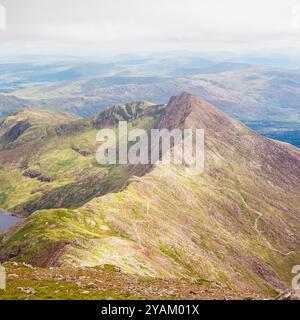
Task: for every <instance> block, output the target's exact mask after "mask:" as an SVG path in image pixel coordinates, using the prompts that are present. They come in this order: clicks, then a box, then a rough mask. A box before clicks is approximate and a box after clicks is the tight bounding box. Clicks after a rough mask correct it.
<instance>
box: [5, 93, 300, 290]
mask: <svg viewBox="0 0 300 320" xmlns="http://www.w3.org/2000/svg"><path fill="white" fill-rule="evenodd" d="M180 99H182V100H183V102H184V101H185V99H186V96H183V97H182V98H179V101H178V103H179V104H181V103H182V101H181V100H180ZM188 99H190V97H188ZM176 103H177V102H176V101H175V102H173V106H172V108H173V109H174V108H175V109H174V110H172V109H171V110H170V112H169V113H168V116H167V117H166V119H167V120H168V121H169V124H170V123H172V124H173V125H176V122H177V121H179V123H181V119H180V113H181V112H182V114H183V115H184V116H185V117H186V115H187V111H189V112H191V111H190V110H188V108H189V106H190V105H191V104H192V103H196V107H197V108H194V110H192V112H191V113H192V117H189V116H187V120H186V124H187V125H188V127H193V125H194V123H197V125H203V126H204V127H205V123H211V121H212V123H214V122H215V123H216V125H217V127H216V128H215V127H213V126H212V127H207V128H206V129H207V134H208V140H207V141H206V144H207V151H206V167H205V172H204V174H202V175H199V176H194V177H191V176H186V175H185V171H184V168H183V167H174V166H167V167H165V166H155V167H154V168H153V170H152V171H151V172H150V173H148V174H147V175H146V176H144V177H141V178H138V177H133V178H132V180H133V181H132V183H131V184H130V185H129V186H128V187H127V188H126V189H125V190H124V191H122V192H119V193H115V194H107V195H105V196H103V197H100V198H96V199H94V200H92V201H90V202H88V203H87V204H86V205H84V206H83V207H81V208H78V209H76V210H66V209H59V210H46V211H40V212H37V213H35V214H33V215H32V216H31V217H30V218H28V219H26V220H24V221H23V222H21V223H20V224H18V225H17V226H16V227H14V228H12V229H11V230H10V231H9V232H8V233H6V234H4V235H3V239H2V249H1V259H2V260H7V259H9V258H11V259H15V260H18V261H26V262H32V263H34V264H36V265H41V266H49V265H59V266H70V265H71V266H78V265H83V266H90V267H92V266H97V265H104V264H112V265H115V266H118V267H119V268H121V270H122V271H124V272H126V273H131V274H138V275H148V276H149V275H151V276H156V277H184V278H187V279H190V280H191V279H192V281H195V279H205V280H206V281H211V282H213V283H219V284H221V285H222V286H229V287H230V288H233V289H234V290H246V291H252V292H255V291H260V292H263V293H264V294H267V295H272V294H273V293H274V288H276V289H281V288H283V287H285V286H288V285H290V281H291V274H290V270H291V267H292V266H293V265H295V264H297V261H298V260H299V245H298V242H299V239H298V232H297V231H298V230H299V228H300V226H299V219H298V218H297V217H298V215H299V207H300V199H299V193H298V188H299V181H298V180H297V172H298V171H299V161H298V160H297V159H298V158H299V152H298V151H297V150H296V149H294V148H292V147H284V146H282V145H280V144H277V143H275V142H271V141H268V140H266V139H263V138H260V137H258V136H257V135H255V134H254V133H253V132H251V131H249V130H248V129H247V128H245V127H243V126H242V125H240V124H238V123H236V122H232V121H231V120H228V119H227V118H224V116H223V115H222V114H220V113H218V112H217V111H216V110H214V109H212V108H211V107H210V106H208V105H206V104H204V105H203V104H202V102H199V101H198V100H197V101H196V102H195V101H194V98H191V100H188V103H186V104H185V106H186V108H185V109H182V110H176V107H177V106H176ZM198 107H199V108H198ZM207 109H208V110H209V111H207ZM172 112H174V113H175V114H176V115H178V119H176V118H175V119H173V118H172ZM199 112H200V114H198V113H199ZM220 117H221V118H220ZM170 119H171V120H170ZM201 121H203V123H200V122H201ZM259 148H262V150H259ZM250 159H252V160H251V161H250ZM249 161H250V162H249ZM285 161H287V163H285ZM297 170H298V171H297ZM291 186H293V188H291ZM170 199H172V201H170ZM21 239H22V242H20V240H21Z"/></svg>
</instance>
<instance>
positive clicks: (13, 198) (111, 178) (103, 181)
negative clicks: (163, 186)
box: [0, 110, 158, 215]
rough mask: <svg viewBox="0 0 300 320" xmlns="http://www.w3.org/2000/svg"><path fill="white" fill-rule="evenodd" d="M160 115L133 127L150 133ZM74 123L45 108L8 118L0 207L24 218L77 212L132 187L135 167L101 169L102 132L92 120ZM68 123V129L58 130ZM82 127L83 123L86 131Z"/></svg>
mask: <svg viewBox="0 0 300 320" xmlns="http://www.w3.org/2000/svg"><path fill="white" fill-rule="evenodd" d="M157 116H158V114H154V115H153V114H151V116H148V115H144V116H143V117H142V118H138V119H136V120H133V121H132V122H131V124H130V126H137V127H142V128H145V129H147V128H149V127H152V126H153V125H154V124H155V122H156V121H157ZM61 117H62V115H61ZM24 119H25V120H26V119H30V125H31V126H30V127H29V128H28V129H27V130H26V131H25V132H24V133H23V134H22V135H20V136H19V137H18V138H17V140H15V141H13V142H11V143H9V144H8V147H7V146H6V145H5V141H3V140H4V135H5V133H6V132H7V131H8V130H9V128H11V127H12V126H13V125H15V124H16V123H20V122H22V121H24ZM67 120H68V121H67ZM73 120H74V119H73V118H72V117H71V119H66V118H63V117H62V119H61V118H60V116H59V115H57V114H53V113H50V112H46V111H40V110H39V111H36V110H29V111H25V112H23V113H21V114H17V115H16V116H11V117H8V118H7V119H6V123H5V127H3V128H2V146H4V147H2V148H3V149H2V150H0V163H1V167H0V181H1V184H0V207H2V208H3V209H6V210H8V211H11V212H15V213H18V214H21V215H23V214H29V213H32V212H34V211H35V210H37V209H42V208H54V207H64V208H77V207H79V206H81V205H83V204H84V203H86V202H87V201H89V200H91V199H92V198H93V197H95V196H100V195H102V194H105V193H106V192H108V191H116V190H119V189H120V188H121V187H123V186H124V184H126V181H127V179H128V177H129V176H131V175H132V174H133V171H134V168H131V167H125V168H124V167H118V166H115V167H114V166H112V167H105V166H100V165H99V164H98V163H97V162H96V156H95V152H96V149H97V143H96V135H97V132H98V129H96V128H94V127H93V126H92V125H90V124H89V122H88V121H81V120H79V121H76V122H75V121H73ZM66 121H67V122H68V123H69V128H68V129H67V130H66V129H64V128H63V129H61V131H59V130H57V129H56V128H57V126H59V125H62V123H64V122H66ZM78 123H82V125H81V127H80V129H78V126H77V124H78ZM72 125H73V126H74V128H72ZM57 132H58V133H57ZM0 139H1V131H0ZM26 172H30V173H34V174H36V175H39V176H38V177H34V178H30V177H28V176H24V173H26ZM41 177H43V178H46V181H45V179H42V181H41V179H40V178H41Z"/></svg>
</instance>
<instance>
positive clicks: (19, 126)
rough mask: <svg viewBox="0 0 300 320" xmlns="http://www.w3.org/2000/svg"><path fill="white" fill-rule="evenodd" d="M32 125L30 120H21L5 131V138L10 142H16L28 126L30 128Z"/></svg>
mask: <svg viewBox="0 0 300 320" xmlns="http://www.w3.org/2000/svg"><path fill="white" fill-rule="evenodd" d="M30 126H31V125H30V122H29V121H28V120H23V121H20V122H18V123H16V124H15V125H14V126H13V127H12V128H11V129H9V130H8V131H7V132H6V133H5V135H4V138H5V139H6V140H7V141H8V142H14V141H15V140H17V139H18V138H19V136H20V135H22V134H23V133H24V132H25V131H26V130H27V129H28V128H30Z"/></svg>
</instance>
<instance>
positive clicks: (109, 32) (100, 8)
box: [0, 0, 300, 53]
mask: <svg viewBox="0 0 300 320" xmlns="http://www.w3.org/2000/svg"><path fill="white" fill-rule="evenodd" d="M0 4H1V5H3V6H4V7H5V9H6V29H5V30H1V21H0V42H1V43H0V50H1V51H2V52H5V51H9V50H12V51H14V50H22V51H23V52H26V51H33V52H34V51H36V52H42V51H45V52H52V51H53V52H55V51H59V52H63V51H65V52H67V51H69V52H72V53H74V52H92V51H95V52H96V51H97V50H106V51H117V52H134V51H155V50H182V49H187V50H194V51H212V50H219V51H244V50H257V49H262V48H287V47H289V48H297V49H299V50H300V0H0ZM1 17H2V15H1V10H0V19H1Z"/></svg>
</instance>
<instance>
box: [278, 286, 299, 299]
mask: <svg viewBox="0 0 300 320" xmlns="http://www.w3.org/2000/svg"><path fill="white" fill-rule="evenodd" d="M275 300H300V289H292V290H288V291H285V292H283V293H281V294H280V295H279V296H277V297H276V298H275Z"/></svg>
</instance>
